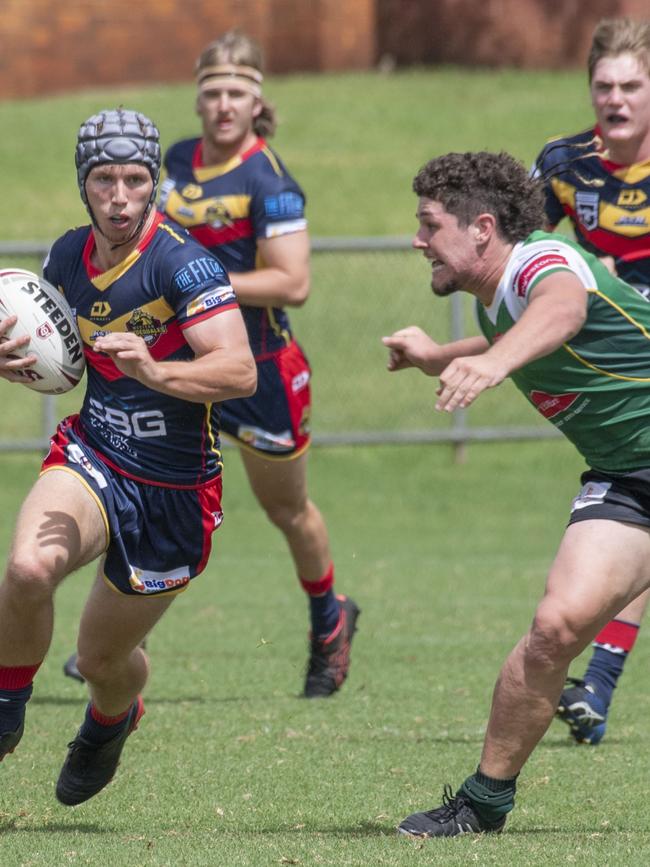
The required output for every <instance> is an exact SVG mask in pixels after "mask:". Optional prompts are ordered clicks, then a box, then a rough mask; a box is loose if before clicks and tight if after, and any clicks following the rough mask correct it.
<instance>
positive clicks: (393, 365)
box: [382, 325, 489, 376]
mask: <svg viewBox="0 0 650 867" xmlns="http://www.w3.org/2000/svg"><path fill="white" fill-rule="evenodd" d="M382 343H383V344H384V346H387V347H388V349H389V350H390V352H389V355H388V369H389V370H390V371H394V370H405V369H406V368H407V367H417V368H419V370H421V371H422V372H423V373H426V374H427V376H437V375H438V374H440V373H442V371H443V370H444V369H445V367H447V365H448V364H449V363H450V362H451V361H453V360H454V358H457V357H458V356H459V355H480V354H481V353H482V352H485V350H486V349H487V348H488V346H489V343H488V342H487V340H486V339H485V338H484V337H466V338H463V339H462V340H454V341H453V342H452V343H443V344H440V343H436V342H435V341H434V340H432V339H431V338H430V337H429V336H428V335H427V334H425V333H424V331H423V330H422V329H421V328H418V327H417V325H410V326H409V327H408V328H401V329H400V330H399V331H396V332H395V333H394V334H391V336H390V337H382Z"/></svg>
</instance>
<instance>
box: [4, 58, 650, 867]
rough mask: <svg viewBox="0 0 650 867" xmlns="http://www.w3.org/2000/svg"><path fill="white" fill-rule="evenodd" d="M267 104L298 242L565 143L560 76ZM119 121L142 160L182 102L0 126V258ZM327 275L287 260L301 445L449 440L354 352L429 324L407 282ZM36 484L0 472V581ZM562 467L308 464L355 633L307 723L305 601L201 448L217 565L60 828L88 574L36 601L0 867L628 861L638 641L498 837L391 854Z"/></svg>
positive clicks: (532, 768)
mask: <svg viewBox="0 0 650 867" xmlns="http://www.w3.org/2000/svg"><path fill="white" fill-rule="evenodd" d="M268 92H269V94H270V95H271V97H272V98H273V99H275V101H276V102H277V103H278V105H279V107H280V116H281V121H282V122H281V126H280V131H279V135H278V139H277V145H278V149H279V150H280V151H281V153H282V154H283V156H284V157H285V159H286V161H287V163H288V164H289V165H290V166H291V168H292V170H293V171H294V172H295V174H296V175H297V176H298V177H299V179H300V180H301V182H302V183H303V185H304V187H305V189H306V190H307V193H308V196H309V215H310V220H311V226H312V230H313V232H314V234H317V235H339V234H355V235H366V234H405V233H408V232H410V231H411V230H412V228H413V225H414V219H413V211H414V199H413V195H412V193H411V192H410V181H411V178H412V176H413V174H414V172H415V170H416V169H417V168H418V166H419V165H420V164H421V163H422V162H424V161H425V160H426V159H427V158H429V157H430V156H433V155H434V154H436V153H442V152H444V151H446V150H449V149H462V150H466V149H477V148H482V147H486V148H490V149H501V148H505V149H508V150H511V151H512V152H514V153H515V154H516V155H517V156H519V157H520V158H522V159H523V160H525V161H526V162H527V161H530V160H532V158H533V157H534V155H535V153H536V152H537V150H538V148H539V146H540V145H541V143H542V142H543V141H544V140H545V139H546V138H547V137H549V136H551V135H553V134H554V133H560V132H563V131H571V130H574V129H577V128H579V127H580V126H581V125H583V124H584V125H587V123H588V122H589V111H588V106H587V102H586V93H585V85H584V81H583V77H582V76H581V75H579V74H576V73H568V74H567V73H562V74H560V73H557V74H556V73H539V74H537V73H518V72H510V71H498V72H488V71H481V72H480V73H479V72H473V71H465V70H452V69H438V70H419V71H418V70H416V71H412V72H404V73H398V74H396V75H393V76H388V77H385V76H380V75H376V74H364V75H337V76H326V77H313V76H305V77H292V78H287V79H273V80H271V81H270V83H269V88H268ZM119 102H123V103H125V104H129V105H134V106H136V107H137V108H140V109H142V110H144V111H146V112H148V113H150V114H151V115H152V116H153V117H154V118H155V119H156V120H157V121H158V122H159V123H160V126H161V130H162V132H163V139H164V141H165V143H169V142H171V141H172V140H173V139H175V138H177V137H179V136H181V135H187V134H191V133H192V132H193V131H194V129H195V128H196V120H195V118H194V116H193V113H192V88H191V86H189V85H187V86H174V87H160V88H146V89H143V88H128V89H127V88H124V89H121V90H119V91H102V92H92V93H83V94H75V95H72V96H66V97H59V98H56V99H48V100H32V101H27V102H24V103H3V104H0V122H2V124H3V129H4V130H5V131H7V130H8V131H9V133H6V134H5V135H4V136H3V137H2V140H1V141H0V160H1V161H2V164H3V168H4V179H3V192H4V194H5V199H4V202H5V208H3V211H2V213H0V238H3V239H12V238H13V239H17V240H18V239H19V240H25V239H30V238H36V239H43V240H46V239H51V238H53V237H55V236H56V235H58V234H59V233H60V232H62V231H63V230H64V229H65V228H67V227H68V225H70V224H74V223H76V222H80V221H81V220H84V219H85V218H84V214H83V211H82V209H81V206H80V204H79V201H78V198H77V192H76V185H75V178H74V170H73V162H72V154H73V146H74V134H75V130H76V127H77V125H78V123H79V122H80V121H81V120H82V119H83V118H84V117H86V116H87V115H88V114H90V113H91V111H94V110H96V109H97V108H99V107H101V106H104V105H114V104H116V103H119ZM328 257H329V254H318V255H316V256H314V292H313V296H312V299H311V300H310V303H309V304H308V305H307V306H306V307H305V308H304V309H302V310H300V311H297V313H296V315H295V317H294V319H295V322H296V324H297V331H298V334H299V336H300V337H301V339H302V340H303V341H304V343H305V345H306V347H307V349H308V352H309V354H310V356H311V357H312V361H313V362H314V369H315V381H314V387H315V392H316V407H315V422H316V429H317V430H326V431H336V430H340V429H341V428H342V427H347V426H353V425H357V426H366V425H375V426H376V427H375V429H377V430H382V429H384V430H385V429H390V428H391V427H392V426H394V425H395V423H396V420H397V421H399V420H400V419H402V420H403V419H406V422H407V423H408V425H410V426H414V425H417V426H419V427H422V426H424V427H426V426H427V425H440V424H443V423H448V420H446V419H437V418H435V416H434V413H433V410H432V408H431V406H432V402H433V399H432V390H433V387H434V383H433V381H432V380H426V379H424V378H423V377H418V376H417V375H416V374H412V375H411V373H405V374H402V375H400V376H395V377H390V376H388V375H387V374H386V373H385V372H384V365H385V358H384V354H383V350H382V349H381V346H380V344H379V337H380V336H381V334H382V333H385V332H386V331H387V330H389V329H391V328H393V327H398V326H400V325H403V324H406V322H407V321H417V322H419V323H420V324H422V325H423V326H425V327H427V328H428V329H430V330H431V331H432V333H434V334H436V335H440V336H441V338H442V337H443V336H444V335H445V333H446V332H447V329H448V316H449V313H448V307H447V305H446V304H445V303H444V302H437V303H436V302H434V301H432V300H431V298H430V293H429V290H428V288H427V286H428V279H427V277H426V274H425V269H424V267H423V265H422V264H421V263H420V261H419V259H418V258H417V257H416V256H415V254H413V255H412V256H410V255H409V254H406V253H405V254H403V255H402V254H385V253H382V254H376V255H368V254H359V255H356V254H355V256H349V257H346V258H345V261H344V262H343V263H342V262H341V259H340V258H339V259H334V258H328ZM33 267H35V268H37V267H38V263H34V265H33ZM467 321H468V328H470V327H471V314H470V312H469V311H468V313H467ZM79 397H80V394H78V393H77V392H72V394H71V395H69V396H67V397H66V398H65V400H63V401H61V402H60V406H59V407H57V409H60V410H61V412H63V411H68V410H69V409H71V408H72V407H73V406H74V405H75V404H76V403H77V402H78V399H79ZM0 401H2V405H3V407H4V412H3V413H2V416H1V418H0V432H1V435H2V436H3V437H5V438H6V436H7V435H11V436H15V437H21V436H22V437H23V438H27V437H31V436H33V435H34V434H33V433H32V432H31V431H32V430H36V432H38V427H39V426H38V424H37V423H35V422H34V419H35V418H37V416H38V412H39V409H40V402H39V399H38V398H37V397H36V396H34V395H32V394H31V393H29V392H26V391H23V390H21V389H18V388H16V387H13V388H12V387H9V386H5V387H4V388H2V389H0ZM476 412H477V415H476V423H486V422H490V423H493V422H494V419H495V418H498V419H507V420H509V423H515V422H516V423H525V424H531V423H532V422H533V419H534V418H536V417H535V416H533V414H532V412H531V411H529V410H528V409H527V408H526V407H525V405H524V403H523V400H522V399H521V398H520V397H519V396H518V395H514V394H513V393H512V391H509V390H508V388H507V387H502V388H500V389H497V390H495V391H494V392H493V393H491V394H489V395H484V396H483V397H482V398H481V401H480V402H479V406H478V407H477V410H476ZM38 462H39V456H37V455H35V454H33V455H15V454H14V455H8V454H5V455H3V457H2V466H3V485H2V489H1V490H0V506H1V507H2V508H3V511H4V514H5V515H6V516H7V517H6V520H5V521H4V522H0V556H1V555H5V554H6V552H7V549H8V545H9V539H10V534H11V528H12V523H13V520H12V516H13V514H14V513H15V510H16V508H17V504H18V503H19V502H20V500H21V498H22V497H23V495H24V494H25V492H26V490H27V489H28V486H29V485H30V483H31V480H32V479H33V477H34V475H35V473H36V471H37V467H38ZM580 469H581V461H580V460H579V459H578V458H577V456H576V455H575V454H574V452H573V451H572V449H571V448H570V447H569V445H568V444H566V443H564V442H560V441H554V442H543V443H542V442H540V443H520V444H512V443H510V444H483V445H472V446H470V448H469V450H468V452H467V460H466V462H465V463H461V464H459V463H455V462H454V460H453V455H452V451H451V449H450V448H449V447H447V446H427V447H425V446H392V447H386V446H377V447H371V448H350V447H341V448H337V449H314V450H313V452H312V456H311V463H310V487H311V492H312V496H313V497H314V499H315V500H316V501H317V502H318V504H319V505H320V507H321V509H322V510H323V512H324V514H325V516H326V519H327V522H328V526H329V529H330V534H331V539H332V546H333V552H334V558H335V562H336V567H337V576H338V585H339V587H340V589H341V590H344V591H346V592H349V593H351V594H352V595H354V597H355V598H356V599H357V600H358V602H359V604H360V606H361V608H362V609H363V614H362V617H361V620H360V631H359V634H358V637H357V638H356V640H355V646H354V661H353V666H352V671H351V675H350V679H349V681H348V683H347V684H346V686H345V688H344V689H343V690H342V692H341V693H340V694H339V695H338V696H337V697H336V698H334V699H333V700H328V701H324V702H306V701H304V700H301V699H299V698H298V697H297V696H298V693H299V690H300V685H301V680H302V673H303V666H304V662H305V651H306V628H307V624H306V610H305V602H304V599H303V597H302V595H301V592H300V590H299V589H298V587H297V585H296V582H295V579H294V577H293V576H292V574H291V568H290V563H289V558H288V555H287V553H286V550H285V547H284V543H283V540H282V539H281V537H280V536H279V534H278V533H277V532H276V531H274V530H273V528H271V527H270V526H269V525H268V523H267V522H266V520H265V519H264V517H263V515H262V513H261V511H260V510H259V508H258V507H257V506H256V504H255V503H254V502H253V500H252V497H251V495H250V492H249V491H248V488H247V485H246V483H245V480H244V477H243V473H242V470H241V467H240V464H239V462H238V460H237V457H236V455H234V454H233V453H232V452H228V453H227V454H226V471H225V509H226V521H225V524H224V526H223V528H222V529H220V531H219V533H218V534H217V539H216V546H215V554H214V556H213V558H212V561H211V563H210V564H209V567H208V569H207V571H206V573H205V574H204V575H203V576H201V578H199V579H198V580H197V581H196V582H195V584H194V586H193V587H192V588H191V590H190V591H189V592H187V593H186V594H183V595H181V596H180V597H179V598H178V600H177V601H176V602H175V603H174V605H173V606H172V608H171V610H170V612H169V614H168V615H167V616H166V618H164V619H163V621H162V622H161V623H160V624H159V626H158V628H157V629H156V630H155V632H154V634H153V635H152V637H151V639H150V649H151V656H152V664H153V669H152V676H151V680H150V684H149V687H148V690H147V699H146V700H147V708H148V711H147V715H146V716H145V718H144V720H143V722H142V724H141V726H140V729H139V731H138V732H137V733H136V734H135V735H134V736H133V738H132V739H131V740H130V741H129V743H128V745H127V747H126V750H125V753H124V760H123V763H122V766H121V767H120V770H119V772H118V776H117V778H116V780H115V782H114V783H112V784H111V785H110V786H109V787H108V788H107V790H106V791H105V792H103V793H101V794H100V795H99V796H97V798H95V799H93V800H92V801H90V802H89V803H88V804H86V805H83V806H81V807H79V808H76V809H74V810H68V809H65V808H63V807H61V806H59V805H58V804H57V802H56V801H55V800H54V795H53V787H54V781H55V779H56V775H57V773H58V769H59V767H60V764H61V761H62V759H63V756H64V753H65V744H66V742H67V741H68V740H69V739H70V738H71V737H72V736H73V735H74V732H75V731H76V727H77V725H78V723H79V721H80V718H81V714H82V712H83V705H84V691H83V689H82V688H80V687H79V686H78V685H76V684H75V683H73V682H71V681H68V680H64V679H63V677H62V675H61V671H60V669H61V664H62V662H63V660H64V659H65V657H66V656H67V654H68V653H69V652H70V650H71V649H72V648H73V646H74V641H75V632H76V624H77V622H78V616H79V612H80V610H81V606H82V604H83V600H84V598H85V595H86V592H87V588H88V584H89V582H90V580H91V577H92V575H91V571H90V570H88V569H86V570H83V571H82V572H81V573H79V574H77V575H74V576H71V577H70V578H69V579H68V580H67V581H66V582H65V583H64V586H63V587H62V588H61V590H60V592H59V594H58V597H57V620H56V628H55V635H54V641H53V645H52V649H51V652H50V655H49V657H48V659H47V660H46V662H45V664H44V666H43V669H42V671H41V672H40V673H39V676H38V679H37V682H36V689H35V694H34V697H33V699H32V701H31V703H30V705H29V715H28V724H27V731H26V734H25V738H24V740H23V742H22V743H21V745H20V747H19V749H18V750H17V751H16V753H15V755H13V756H11V757H9V758H7V760H6V761H5V762H3V764H2V766H1V767H0V781H1V783H2V784H1V785H0V863H2V864H3V865H4V864H7V865H11V867H13V865H25V867H27V865H30V867H36V865H67V864H75V865H76V864H79V865H80V864H119V865H125V867H130V865H134V867H135V865H174V867H176V865H188V867H190V865H223V867H231V865H252V867H257V865H275V864H299V865H308V867H311V865H321V864H322V865H395V867H401V865H407V864H408V865H413V864H427V865H428V864H445V865H452V867H453V865H467V864H472V863H478V864H494V865H508V867H510V865H528V864H531V863H536V864H539V865H549V867H555V865H558V864H572V865H585V867H587V865H589V867H591V865H593V864H594V863H601V864H607V865H617V867H618V865H645V864H647V863H648V861H650V835H649V828H650V815H649V814H650V808H649V807H648V803H649V799H648V782H647V767H646V762H645V759H644V756H645V754H646V753H647V751H648V731H647V725H646V720H647V718H648V714H649V711H650V708H649V704H650V698H649V696H648V692H647V690H646V689H645V682H646V676H645V672H646V670H647V666H648V662H649V660H648V655H649V651H648V643H647V641H646V638H645V634H644V633H643V632H642V633H641V637H640V640H639V642H638V644H637V648H636V649H635V652H634V654H633V655H632V656H631V657H630V660H629V661H628V663H627V666H626V674H625V676H624V678H623V679H622V681H621V685H620V687H619V690H618V692H619V696H618V699H617V702H616V703H615V704H614V707H613V710H612V714H611V723H610V731H609V732H608V735H607V737H606V739H605V741H604V742H603V745H602V746H600V747H598V748H596V749H589V748H580V747H574V746H573V745H572V743H571V741H570V739H569V738H568V737H567V735H566V732H565V730H564V728H563V727H562V726H561V725H560V724H559V723H554V724H553V725H552V727H551V729H550V730H549V732H548V734H547V735H546V737H545V738H544V741H543V742H542V744H541V746H540V747H539V749H538V750H537V751H536V753H535V754H534V756H533V758H532V759H531V761H530V763H529V765H528V766H527V768H526V769H525V771H524V773H523V774H522V777H521V782H520V786H519V798H518V807H517V809H516V811H515V813H514V814H513V816H512V818H511V819H510V820H509V822H508V827H507V833H506V834H504V835H502V836H501V837H499V838H489V837H488V838H478V839H477V838H472V839H466V838H460V839H456V840H452V841H438V842H432V843H428V844H425V845H421V844H418V843H413V842H410V841H407V840H403V839H398V838H397V837H396V835H395V833H394V828H395V825H396V824H397V823H398V822H399V821H400V820H401V819H402V818H403V817H404V816H405V815H406V814H407V813H409V812H411V811H413V810H416V809H425V808H429V807H431V806H434V805H436V804H437V803H439V800H440V794H441V790H442V786H443V784H444V783H446V782H449V783H451V784H452V785H454V786H455V785H457V784H458V783H459V782H460V781H461V780H462V779H463V778H464V777H465V776H466V775H467V774H468V773H470V772H471V771H472V770H473V768H474V767H475V765H476V762H477V760H478V756H479V752H480V745H481V740H482V734H483V731H484V725H485V720H486V714H487V710H488V707H489V701H490V694H491V689H492V684H493V682H494V679H495V676H496V674H497V672H498V669H499V666H500V664H501V661H502V659H503V658H504V656H505V654H506V653H507V652H508V650H509V649H510V647H511V646H512V645H513V644H514V642H515V641H516V640H517V638H518V637H519V635H520V634H521V633H522V632H523V631H524V630H525V628H526V626H527V624H528V622H529V619H530V617H531V614H532V611H533V607H534V604H535V600H536V599H537V598H538V597H539V595H540V593H541V592H542V588H543V583H544V576H545V573H546V570H547V568H548V565H549V563H550V561H551V559H552V555H553V551H554V548H555V546H556V544H557V541H558V540H559V537H560V535H561V533H562V529H563V526H564V521H565V519H566V515H567V513H568V505H569V502H570V499H571V497H572V496H573V495H574V494H575V492H576V490H577V477H578V475H579V472H580ZM577 667H579V666H577Z"/></svg>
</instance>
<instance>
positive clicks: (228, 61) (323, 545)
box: [160, 32, 359, 698]
mask: <svg viewBox="0 0 650 867" xmlns="http://www.w3.org/2000/svg"><path fill="white" fill-rule="evenodd" d="M195 71H196V81H197V89H198V92H197V98H196V109H197V112H198V114H199V116H200V118H201V122H202V135H201V136H200V137H196V138H190V139H186V140H184V141H180V142H177V143H176V144H174V145H172V147H171V148H169V150H168V151H167V153H166V155H165V169H166V172H167V178H166V179H165V181H164V182H163V184H162V187H161V204H160V207H161V208H162V209H163V210H165V211H166V212H167V214H168V215H169V216H170V217H172V218H173V219H174V220H176V221H177V222H179V223H180V224H181V225H183V226H186V227H187V228H188V230H189V231H190V233H191V234H192V235H193V236H194V237H195V238H196V239H197V240H198V241H200V242H201V243H202V244H204V245H205V246H206V247H207V248H208V249H209V250H211V251H213V252H214V253H216V254H217V255H218V256H219V258H220V259H221V261H222V262H223V263H224V265H225V266H226V268H227V269H228V272H229V274H230V279H231V282H232V285H233V287H234V289H235V292H236V293H237V298H238V300H239V302H240V304H241V305H242V312H243V315H244V320H245V322H246V327H247V329H248V337H249V340H250V343H251V348H252V351H253V354H254V356H255V361H256V363H257V379H258V387H257V392H256V393H255V395H254V396H253V397H249V398H241V399H236V400H229V401H227V402H226V403H225V404H224V406H223V416H222V430H223V432H224V433H225V434H227V435H228V436H229V437H231V438H233V439H234V440H235V442H236V444H237V445H238V447H239V450H240V453H241V456H242V460H243V463H244V467H245V470H246V473H247V476H248V480H249V482H250V485H251V488H252V491H253V493H254V495H255V497H256V498H257V500H258V502H259V503H260V505H261V506H262V508H263V509H264V511H265V512H266V514H267V516H268V517H269V519H270V520H271V521H272V523H273V524H274V525H275V526H276V527H278V529H279V530H280V531H281V532H282V533H283V535H284V537H285V539H286V541H287V544H288V546H289V550H290V552H291V556H292V559H293V563H294V567H295V571H296V573H297V577H298V580H299V582H300V585H301V586H302V588H303V590H304V591H305V593H306V594H307V597H308V600H309V612H310V620H311V641H310V652H309V660H308V663H307V670H306V677H305V682H304V689H303V694H304V695H305V696H306V697H308V698H318V697H326V696H330V695H332V694H333V693H335V692H336V691H337V690H338V689H339V688H340V687H341V685H342V684H343V681H344V680H345V678H346V676H347V673H348V669H349V665H350V643H351V641H352V638H353V635H354V632H355V629H356V622H357V618H358V616H359V609H358V607H357V606H356V604H355V603H354V601H353V600H352V599H350V598H349V597H348V596H344V595H337V594H336V593H335V590H334V566H333V563H332V557H331V553H330V544H329V538H328V532H327V527H326V524H325V521H324V519H323V516H322V514H321V512H320V511H319V509H318V508H317V506H316V505H315V503H314V502H313V501H312V500H311V499H310V498H309V495H308V491H307V450H308V448H309V443H310V433H309V415H310V411H311V392H310V378H311V371H310V368H309V363H308V361H307V359H306V357H305V355H304V353H303V351H302V349H301V347H300V346H299V345H298V343H297V342H296V340H295V338H294V336H293V334H292V330H291V324H290V322H289V317H288V315H287V312H286V309H285V308H286V307H292V306H293V307H297V306H300V305H302V304H303V303H304V302H305V301H306V299H307V296H308V293H309V237H308V233H307V221H306V219H305V197H304V195H303V192H302V190H301V189H300V187H299V186H298V184H297V183H296V182H295V180H294V179H293V178H292V177H291V175H290V174H289V173H288V171H287V169H286V168H285V166H284V164H283V163H282V161H281V160H280V158H279V157H278V155H277V154H276V153H275V151H273V150H272V149H271V148H270V147H269V145H268V144H267V141H266V139H267V138H268V137H270V136H271V135H272V134H273V132H274V130H275V115H274V110H273V107H272V106H271V105H270V104H269V103H268V102H267V101H266V100H265V99H264V97H263V96H262V83H263V75H262V56H261V51H260V48H259V46H258V45H257V44H256V43H255V42H254V41H253V40H252V39H250V38H249V37H248V36H246V35H244V34H242V33H238V32H229V33H225V34H224V35H223V36H221V37H220V38H219V39H217V40H216V41H214V42H211V43H210V44H209V45H208V46H207V47H206V48H205V49H204V51H203V52H202V53H201V55H200V57H199V59H198V61H197V63H196V69H195Z"/></svg>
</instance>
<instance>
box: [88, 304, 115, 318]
mask: <svg viewBox="0 0 650 867" xmlns="http://www.w3.org/2000/svg"><path fill="white" fill-rule="evenodd" d="M110 315H111V305H110V304H109V303H108V301H95V303H94V304H93V306H92V307H91V308H90V316H91V318H92V319H107V318H108V317H109V316H110Z"/></svg>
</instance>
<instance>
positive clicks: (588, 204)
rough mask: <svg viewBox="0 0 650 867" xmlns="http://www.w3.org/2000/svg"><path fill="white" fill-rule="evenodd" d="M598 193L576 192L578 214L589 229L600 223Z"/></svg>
mask: <svg viewBox="0 0 650 867" xmlns="http://www.w3.org/2000/svg"><path fill="white" fill-rule="evenodd" d="M599 201H600V197H599V195H598V193H587V192H584V191H580V192H577V193H576V216H577V218H578V219H579V220H580V222H581V223H582V225H583V226H584V227H585V229H587V230H588V231H591V230H592V229H595V228H596V226H597V225H598V202H599Z"/></svg>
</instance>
